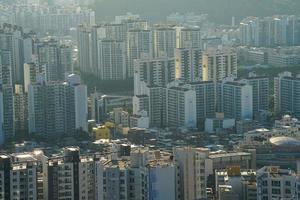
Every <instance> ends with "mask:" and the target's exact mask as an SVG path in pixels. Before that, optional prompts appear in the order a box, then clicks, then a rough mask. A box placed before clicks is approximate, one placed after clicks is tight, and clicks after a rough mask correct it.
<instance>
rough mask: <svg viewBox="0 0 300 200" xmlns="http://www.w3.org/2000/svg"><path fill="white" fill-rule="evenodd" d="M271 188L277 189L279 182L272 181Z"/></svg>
mask: <svg viewBox="0 0 300 200" xmlns="http://www.w3.org/2000/svg"><path fill="white" fill-rule="evenodd" d="M272 186H275V187H279V186H280V181H272Z"/></svg>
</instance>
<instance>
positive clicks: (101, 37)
mask: <svg viewBox="0 0 300 200" xmlns="http://www.w3.org/2000/svg"><path fill="white" fill-rule="evenodd" d="M77 31H78V51H79V67H80V69H81V70H82V71H83V72H86V73H93V74H95V75H97V77H98V78H99V79H101V80H123V79H128V78H133V77H134V71H135V68H134V65H135V60H153V61H156V60H157V61H160V60H163V59H167V60H169V61H170V62H171V63H170V64H172V61H171V60H173V62H175V60H174V49H175V48H178V49H179V48H188V49H191V48H192V49H194V51H193V53H194V54H195V58H194V61H193V62H198V63H199V61H197V60H196V59H197V57H196V56H197V54H199V52H200V53H201V48H200V47H201V32H200V29H199V28H198V27H190V26H188V27H179V26H171V25H164V24H161V25H153V26H152V27H150V25H149V22H148V21H147V20H144V19H141V18H140V17H139V16H138V15H132V14H128V15H125V16H118V17H116V19H115V21H114V22H111V23H103V24H99V25H96V26H86V25H81V26H79V27H78V30H77ZM196 49H197V50H196ZM197 51H198V52H197ZM198 56H199V55H198ZM171 58H172V59H171ZM191 60H192V58H191ZM195 64H196V63H195ZM172 65H174V64H172ZM198 73H200V71H199V72H198Z"/></svg>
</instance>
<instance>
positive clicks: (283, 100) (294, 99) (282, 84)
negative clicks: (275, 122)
mask: <svg viewBox="0 0 300 200" xmlns="http://www.w3.org/2000/svg"><path fill="white" fill-rule="evenodd" d="M299 90H300V78H299V77H298V76H297V77H293V76H292V73H291V72H283V73H281V74H279V75H278V77H275V78H274V94H275V97H274V104H275V113H276V114H277V115H282V114H284V113H290V114H292V115H293V116H295V117H297V118H299V117H300V95H299V92H298V91H299Z"/></svg>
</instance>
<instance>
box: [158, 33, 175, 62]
mask: <svg viewBox="0 0 300 200" xmlns="http://www.w3.org/2000/svg"><path fill="white" fill-rule="evenodd" d="M175 48H176V29H174V28H170V27H156V28H154V30H153V53H154V57H155V58H161V57H169V58H172V57H173V56H174V49H175Z"/></svg>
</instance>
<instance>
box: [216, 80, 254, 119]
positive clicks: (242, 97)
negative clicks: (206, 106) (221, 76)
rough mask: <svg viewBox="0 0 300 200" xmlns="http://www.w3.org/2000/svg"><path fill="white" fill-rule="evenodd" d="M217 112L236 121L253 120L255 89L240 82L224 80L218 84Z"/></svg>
mask: <svg viewBox="0 0 300 200" xmlns="http://www.w3.org/2000/svg"><path fill="white" fill-rule="evenodd" d="M217 94H218V99H217V104H218V105H217V106H218V108H217V110H218V111H219V112H224V117H226V118H229V119H235V120H243V119H252V118H253V87H252V86H251V85H249V84H246V83H242V82H239V81H232V80H226V79H225V80H223V81H222V82H219V83H218V92H217Z"/></svg>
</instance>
